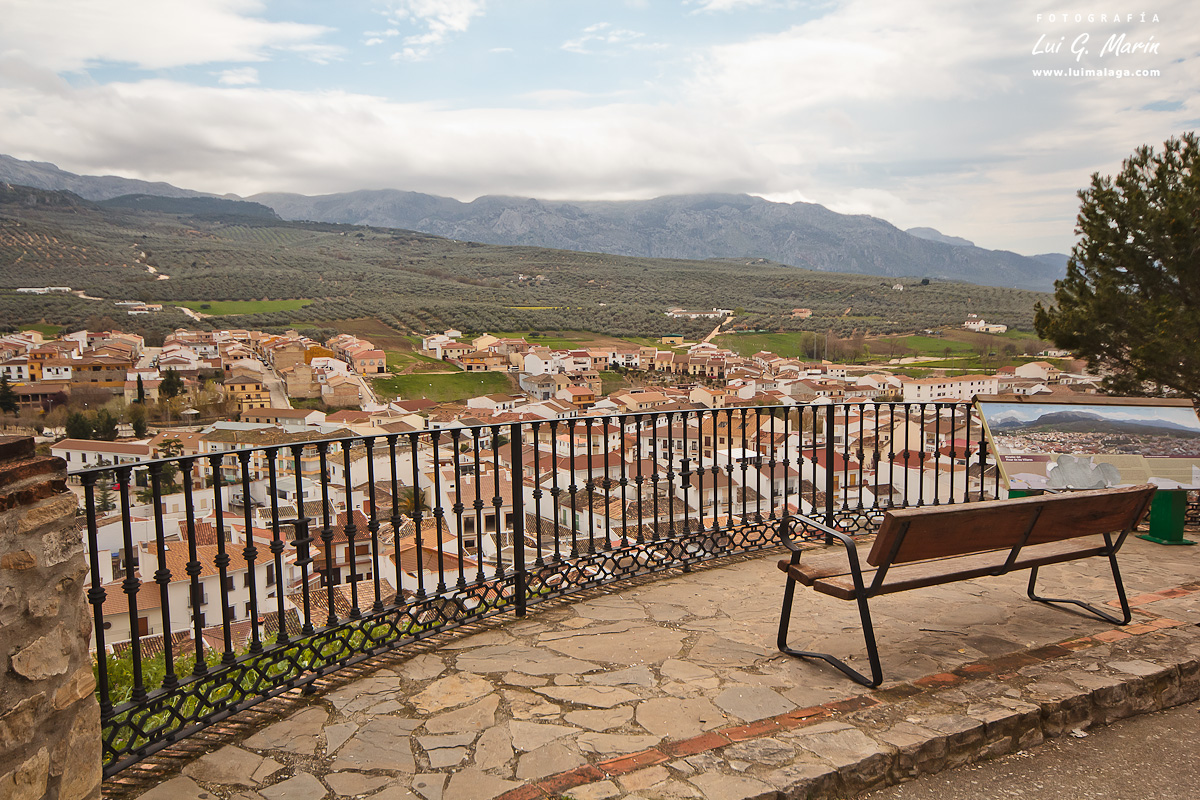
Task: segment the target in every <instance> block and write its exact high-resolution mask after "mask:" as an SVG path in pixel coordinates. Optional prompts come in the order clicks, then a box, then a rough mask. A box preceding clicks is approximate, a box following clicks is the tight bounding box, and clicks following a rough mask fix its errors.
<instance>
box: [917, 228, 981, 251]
mask: <svg viewBox="0 0 1200 800" xmlns="http://www.w3.org/2000/svg"><path fill="white" fill-rule="evenodd" d="M904 232H905V233H907V234H908V235H909V236H916V237H917V238H918V239H927V240H929V241H931V242H941V243H942V244H948V245H951V246H953V247H974V246H975V243H974V242H972V241H971V240H970V239H964V238H962V237H961V236H947V235H946V234H944V233H942V232H941V231H939V230H937V229H935V228H908V229H907V230H905V231H904Z"/></svg>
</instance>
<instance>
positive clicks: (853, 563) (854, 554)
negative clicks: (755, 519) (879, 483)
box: [779, 514, 863, 592]
mask: <svg viewBox="0 0 1200 800" xmlns="http://www.w3.org/2000/svg"><path fill="white" fill-rule="evenodd" d="M793 520H801V521H802V522H803V524H804V525H806V526H809V527H813V528H816V529H817V530H819V531H820V532H821V533H823V534H825V535H826V536H830V537H832V538H834V539H837V540H838V541H839V542H841V543H842V546H843V547H845V548H846V558H847V559H848V560H849V562H850V571H851V572H852V573H853V574H854V583H855V585H856V586H857V587H858V590H859V591H860V592H861V591H862V589H863V586H862V570H861V568H860V566H859V563H858V548H857V547H856V546H855V544H854V540H853V539H852V538H850V537H849V536H848V535H846V534H844V533H842V532H841V531H839V530H835V529H834V528H831V527H829V526H828V525H826V524H825V523H823V522H818V521H817V520H815V519H813V518H812V517H806V516H804V515H803V514H789V515H787V516H784V517H783V519H781V520H780V521H779V538H780V539H782V540H783V546H784V547H786V548H787V549H788V550H791V551H792V563H793V564H799V563H800V553H802V552H803V551H802V550H801V549H800V544H799V543H798V542H796V541H795V540H794V539H793V538H792V525H793Z"/></svg>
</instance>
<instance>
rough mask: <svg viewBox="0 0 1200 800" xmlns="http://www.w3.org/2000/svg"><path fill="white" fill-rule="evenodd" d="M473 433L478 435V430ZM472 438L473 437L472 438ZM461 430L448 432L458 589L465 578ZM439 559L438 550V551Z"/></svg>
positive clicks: (465, 581)
mask: <svg viewBox="0 0 1200 800" xmlns="http://www.w3.org/2000/svg"><path fill="white" fill-rule="evenodd" d="M474 433H478V429H476V431H475V432H474ZM472 438H474V435H473V436H472ZM461 440H462V429H461V428H455V429H454V430H452V431H451V432H450V442H451V447H452V449H453V451H454V505H453V506H451V509H450V510H451V511H453V512H454V533H455V541H456V542H457V543H458V558H457V559H455V560H456V561H457V562H458V582H457V584H456V585H457V586H458V588H459V589H462V588H464V587H466V585H467V576H466V574H465V573H464V572H463V561H462V556H463V552H464V550H465V547H464V545H463V509H464V508H465V506H464V505H463V501H462V463H461V462H462V455H461V454H460V453H459V450H460V448H461ZM439 557H440V549H439Z"/></svg>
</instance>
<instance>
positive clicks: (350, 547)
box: [342, 442, 362, 619]
mask: <svg viewBox="0 0 1200 800" xmlns="http://www.w3.org/2000/svg"><path fill="white" fill-rule="evenodd" d="M351 449H352V448H351V444H350V442H342V469H343V470H344V471H345V473H346V474H345V480H346V524H345V525H343V526H342V533H343V534H344V535H345V537H346V561H347V563H348V564H349V566H350V574H349V576H348V578H349V582H350V618H351V619H361V618H362V611H360V610H359V607H358V579H359V577H360V576H359V572H358V547H357V545H356V543H355V541H354V539H355V537H356V536H358V525H356V524H355V522H354V496H353V492H354V481H353V480H352V479H351V473H350V456H351Z"/></svg>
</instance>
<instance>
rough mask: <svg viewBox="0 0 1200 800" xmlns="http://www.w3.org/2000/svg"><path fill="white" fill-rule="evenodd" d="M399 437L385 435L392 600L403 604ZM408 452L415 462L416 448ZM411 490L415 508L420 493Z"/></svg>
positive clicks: (402, 519)
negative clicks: (393, 575)
mask: <svg viewBox="0 0 1200 800" xmlns="http://www.w3.org/2000/svg"><path fill="white" fill-rule="evenodd" d="M399 438H400V435H399V434H396V433H393V434H390V435H389V436H388V437H387V443H388V460H389V461H390V462H391V469H390V470H389V473H390V474H391V479H392V483H391V486H390V488H391V492H392V560H393V561H395V566H396V597H395V600H394V601H393V602H395V604H396V605H397V606H401V605H404V578H403V576H404V564H403V562H402V560H401V550H400V529H401V528H402V527H404V517H403V516H401V514H400V460H399V458H398V457H397V453H396V442H397V440H398V439H399ZM409 452H410V455H411V456H412V462H413V463H414V464H416V463H417V451H416V449H415V448H413V449H411V450H410V451H409ZM412 491H413V494H412V499H413V506H414V509H415V506H416V505H417V504H418V503H419V502H420V498H421V495H420V493H419V492H418V491H417V487H416V485H415V484H414V486H413V489H412Z"/></svg>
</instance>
